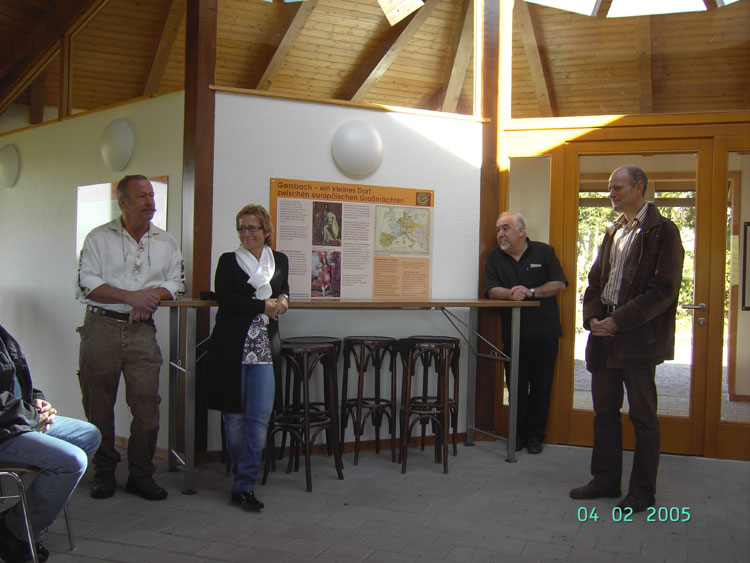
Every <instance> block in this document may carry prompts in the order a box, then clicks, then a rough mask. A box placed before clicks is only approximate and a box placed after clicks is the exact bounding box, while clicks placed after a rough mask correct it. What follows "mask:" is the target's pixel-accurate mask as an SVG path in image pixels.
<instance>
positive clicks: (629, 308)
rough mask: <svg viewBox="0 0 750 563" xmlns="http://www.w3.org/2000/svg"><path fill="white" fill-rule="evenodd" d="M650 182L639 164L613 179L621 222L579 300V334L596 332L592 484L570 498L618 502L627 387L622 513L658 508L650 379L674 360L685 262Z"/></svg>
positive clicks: (608, 236)
mask: <svg viewBox="0 0 750 563" xmlns="http://www.w3.org/2000/svg"><path fill="white" fill-rule="evenodd" d="M647 183H648V179H647V178H646V174H645V173H644V172H643V171H642V170H641V169H639V168H636V167H635V166H622V167H620V168H618V169H617V170H615V171H614V172H613V173H612V175H611V176H610V178H609V197H610V199H611V200H612V207H613V209H614V210H615V211H619V212H621V215H620V216H619V217H618V218H617V220H616V221H615V223H614V224H613V225H612V226H611V227H609V228H608V229H607V231H606V233H605V235H604V241H603V242H602V245H601V246H600V248H599V255H598V256H597V258H596V261H595V262H594V265H593V266H592V267H591V271H590V272H589V286H588V288H587V289H586V292H585V294H584V297H583V326H584V328H586V329H587V330H589V331H591V333H590V335H589V340H588V344H587V346H586V368H587V369H588V370H589V371H590V372H591V375H592V379H591V395H592V397H593V402H594V412H595V416H594V448H593V452H592V455H591V474H592V475H593V479H592V480H591V481H590V482H589V483H588V484H587V485H584V486H582V487H577V488H575V489H573V490H572V491H570V496H571V497H572V498H574V499H593V498H599V497H611V498H614V497H619V496H621V494H622V493H621V490H620V480H621V476H622V420H621V417H620V408H621V407H622V399H623V383H624V384H625V388H626V389H627V393H628V403H629V405H630V409H629V413H628V414H629V416H630V420H631V421H632V423H633V427H634V429H635V440H636V444H635V453H634V457H633V469H632V471H631V475H630V484H629V490H628V494H627V496H626V497H625V498H623V499H622V500H621V501H620V503H619V504H618V505H617V506H618V507H620V508H621V509H622V510H627V509H632V511H633V512H640V511H643V510H646V508H648V507H649V506H652V505H653V504H654V495H655V492H656V473H657V469H658V466H659V447H660V439H661V433H660V431H659V419H658V417H657V414H656V408H657V395H656V384H655V382H654V376H655V372H656V366H657V365H658V364H660V363H662V362H663V361H665V360H670V359H672V358H673V357H674V329H675V312H676V310H677V296H678V294H679V290H680V283H681V281H682V261H683V257H684V250H683V247H682V242H681V240H680V232H679V230H678V229H677V227H676V226H675V224H674V223H672V222H671V221H670V220H668V219H665V218H664V217H662V216H661V214H660V213H659V211H658V210H657V209H656V207H655V206H654V205H653V204H650V203H646V201H645V199H644V193H645V191H646V185H647ZM628 512H629V511H628Z"/></svg>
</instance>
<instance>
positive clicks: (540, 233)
mask: <svg viewBox="0 0 750 563" xmlns="http://www.w3.org/2000/svg"><path fill="white" fill-rule="evenodd" d="M551 160H552V159H551V157H549V156H534V157H518V158H511V159H510V186H509V190H508V191H509V193H508V211H513V212H515V213H520V214H521V215H523V218H524V219H526V233H527V235H528V237H529V238H530V239H531V240H538V241H541V242H546V243H549V222H550V209H549V200H550V176H551V174H552V172H551V170H550V164H551Z"/></svg>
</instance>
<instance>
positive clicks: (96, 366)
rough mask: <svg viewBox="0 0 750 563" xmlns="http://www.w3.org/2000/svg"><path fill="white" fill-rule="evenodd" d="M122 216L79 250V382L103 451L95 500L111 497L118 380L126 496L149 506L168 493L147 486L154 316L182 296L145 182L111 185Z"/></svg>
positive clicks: (154, 407)
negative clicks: (123, 406)
mask: <svg viewBox="0 0 750 563" xmlns="http://www.w3.org/2000/svg"><path fill="white" fill-rule="evenodd" d="M117 200H118V203H119V205H120V210H121V212H122V215H121V216H120V217H119V218H117V219H114V220H113V221H110V222H109V223H106V224H104V225H101V226H99V227H97V228H96V229H94V230H92V231H91V232H90V233H89V234H88V236H87V237H86V240H85V242H84V243H83V248H82V249H81V257H80V262H79V267H78V289H79V300H80V301H81V303H84V304H86V316H85V319H84V323H83V326H81V327H79V328H78V329H77V331H78V333H79V334H80V336H81V347H80V355H79V381H80V384H81V393H82V395H83V407H84V410H85V412H86V417H87V418H88V419H89V421H90V422H92V423H93V424H95V425H96V426H97V427H98V428H99V430H100V432H101V434H102V443H101V446H100V447H99V449H98V451H97V452H96V455H95V456H94V466H95V468H96V472H95V475H94V487H93V488H92V490H91V496H92V497H93V498H108V497H111V496H112V495H113V494H114V493H115V485H116V483H115V468H116V466H117V463H118V462H119V461H120V454H119V453H118V452H117V450H116V449H115V423H114V420H115V417H114V406H115V401H116V400H117V387H118V385H119V382H120V374H121V373H122V375H123V377H124V379H125V388H126V395H125V397H126V400H127V403H128V406H129V407H130V410H131V413H132V415H133V421H132V423H131V425H130V438H129V440H128V470H129V475H130V476H129V478H128V483H127V487H126V490H127V491H128V492H131V493H133V494H137V495H140V496H141V497H143V498H145V499H148V500H163V499H165V498H167V491H166V490H164V489H163V488H162V487H160V486H159V485H158V484H157V483H156V482H155V481H154V479H153V474H154V472H155V470H156V468H155V466H154V464H153V457H154V453H155V451H156V439H157V436H158V434H159V402H160V401H161V398H160V397H159V369H160V367H161V363H162V356H161V351H160V350H159V345H158V343H157V342H156V328H155V326H154V321H153V319H152V315H153V313H154V311H156V309H157V307H158V306H159V303H160V302H161V301H162V300H170V299H176V298H177V297H179V296H180V295H182V294H183V293H184V292H185V281H184V272H183V264H182V254H181V253H180V249H179V247H178V245H177V241H176V240H175V239H174V238H173V237H172V236H171V235H170V234H169V233H167V232H166V231H163V230H162V229H159V228H158V227H156V226H154V225H153V224H152V223H151V219H152V218H153V216H154V212H155V211H156V206H155V203H154V189H153V187H152V185H151V182H149V181H148V178H146V177H145V176H140V175H134V176H126V177H125V178H123V179H122V180H121V181H120V182H119V184H118V185H117Z"/></svg>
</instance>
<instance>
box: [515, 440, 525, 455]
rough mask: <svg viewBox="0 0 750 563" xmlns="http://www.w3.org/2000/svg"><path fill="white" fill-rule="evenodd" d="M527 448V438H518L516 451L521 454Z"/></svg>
mask: <svg viewBox="0 0 750 563" xmlns="http://www.w3.org/2000/svg"><path fill="white" fill-rule="evenodd" d="M525 447H526V438H516V451H517V452H520V451H521V450H522V449H524V448H525Z"/></svg>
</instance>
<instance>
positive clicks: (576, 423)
mask: <svg viewBox="0 0 750 563" xmlns="http://www.w3.org/2000/svg"><path fill="white" fill-rule="evenodd" d="M701 144H703V145H704V147H702V146H701ZM709 148H710V147H709V146H707V145H705V143H702V142H701V141H698V140H696V141H673V142H671V143H664V142H656V141H647V142H630V141H626V142H619V143H618V142H608V143H601V144H600V143H570V144H569V146H567V147H566V150H567V151H568V153H567V154H566V166H567V167H569V168H572V170H570V171H567V170H566V199H568V200H569V198H575V199H576V200H577V202H578V205H577V209H571V211H570V217H569V218H568V217H567V216H566V224H567V225H568V227H567V228H566V229H565V231H566V233H568V234H567V235H566V236H575V248H574V254H575V272H566V273H567V274H568V278H569V279H570V280H571V281H572V280H575V293H574V297H573V298H574V300H575V310H574V312H573V314H572V315H571V316H572V317H574V321H573V323H569V324H572V326H569V327H565V329H564V330H570V332H569V334H571V335H572V353H571V354H570V356H571V357H570V358H569V362H570V363H569V364H568V365H570V364H571V363H572V369H571V370H570V377H571V380H570V381H569V382H568V387H567V388H568V389H570V390H571V392H570V400H569V402H568V404H569V409H568V411H567V416H568V420H567V422H568V442H569V443H574V444H582V445H584V444H585V445H588V444H590V443H591V440H592V432H593V430H592V424H593V420H592V419H593V412H592V404H591V386H590V381H591V379H590V374H589V373H588V371H586V368H585V361H584V351H585V348H586V341H587V339H588V331H586V330H584V329H583V326H582V318H581V300H582V297H583V292H584V290H585V289H586V287H587V285H588V280H587V276H588V272H589V270H590V268H591V265H592V264H593V262H594V259H595V258H596V255H597V252H598V248H599V245H600V243H601V241H602V238H603V234H604V229H605V228H606V227H607V225H608V224H609V223H611V222H612V221H613V220H614V219H615V218H616V217H617V214H616V213H615V212H614V211H613V210H612V205H611V202H610V200H609V196H608V194H609V191H608V187H607V186H608V179H609V175H610V174H611V172H612V171H613V170H615V169H616V168H618V167H619V166H622V165H625V164H633V165H635V166H638V167H639V168H641V169H643V170H644V171H645V172H646V174H647V176H648V178H649V182H648V187H647V192H646V199H647V200H649V201H652V202H653V203H654V204H655V205H656V206H657V208H658V209H659V212H660V213H661V214H662V215H663V216H665V217H667V218H669V219H670V220H672V221H673V222H674V223H675V224H676V225H677V227H678V228H679V230H680V235H681V237H682V244H683V247H684V249H685V261H684V266H683V274H682V286H681V289H680V295H679V303H680V307H679V308H678V312H677V322H676V325H677V326H676V331H675V356H674V359H673V360H671V361H668V362H664V363H663V364H661V365H659V366H657V369H656V385H657V390H658V394H659V407H658V414H659V417H660V422H661V426H662V451H664V452H672V453H692V454H700V453H702V448H703V438H704V415H705V397H704V396H705V384H706V365H707V364H706V345H707V340H706V339H707V334H708V326H707V325H708V322H709V315H708V314H707V310H708V305H707V303H708V299H707V297H708V291H709V285H708V281H709V276H708V270H709V264H708V261H707V260H706V259H705V258H706V257H707V255H708V253H707V252H705V251H703V252H702V250H703V249H704V247H706V248H707V246H706V245H707V244H708V242H709V239H710V229H709V223H708V221H710V219H711V213H710V206H711V200H710V193H711V192H710V182H711V158H712V154H711V151H710V150H708V149H709ZM618 149H619V150H618ZM571 165H572V166H571ZM707 196H708V197H707ZM702 258H703V259H702ZM568 263H569V262H568ZM571 285H572V284H571ZM701 304H702V305H701ZM633 353H637V350H634V351H633ZM566 371H567V370H564V369H561V370H560V375H561V377H562V378H565V376H566V374H565V372H566ZM565 386H566V382H561V387H563V388H565ZM564 395H565V393H562V396H564ZM561 410H563V411H564V410H565V407H564V405H563V406H561ZM627 411H628V405H627V399H626V400H625V404H624V405H623V407H622V412H623V415H624V416H623V423H624V427H625V428H626V432H625V446H626V447H632V446H633V444H634V437H633V434H632V427H631V426H630V422H629V420H628V419H627V416H626V415H627Z"/></svg>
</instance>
